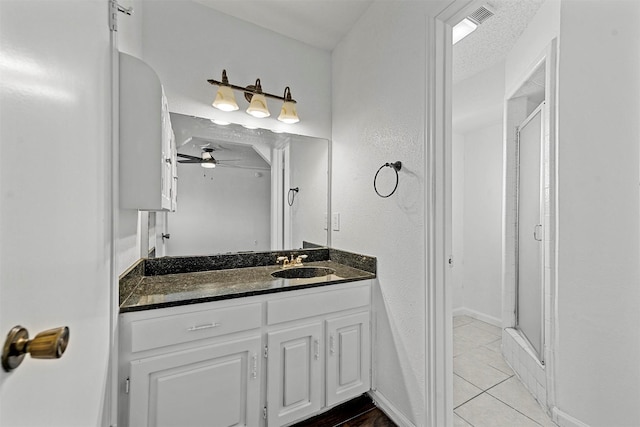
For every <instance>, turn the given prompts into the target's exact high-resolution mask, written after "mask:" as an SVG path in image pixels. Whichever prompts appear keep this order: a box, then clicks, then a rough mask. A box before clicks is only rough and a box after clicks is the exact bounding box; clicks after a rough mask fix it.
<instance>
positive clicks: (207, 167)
mask: <svg viewBox="0 0 640 427" xmlns="http://www.w3.org/2000/svg"><path fill="white" fill-rule="evenodd" d="M200 166H202V167H203V168H206V169H213V168H215V167H216V164H215V163H213V162H212V163H200Z"/></svg>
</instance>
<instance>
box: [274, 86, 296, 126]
mask: <svg viewBox="0 0 640 427" xmlns="http://www.w3.org/2000/svg"><path fill="white" fill-rule="evenodd" d="M278 120H280V121H281V122H284V123H287V124H293V123H298V122H299V121H300V119H299V118H298V113H297V112H296V101H294V100H293V99H292V98H291V89H289V86H287V87H286V88H284V104H282V109H281V110H280V115H279V116H278Z"/></svg>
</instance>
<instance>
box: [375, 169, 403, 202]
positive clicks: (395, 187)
mask: <svg viewBox="0 0 640 427" xmlns="http://www.w3.org/2000/svg"><path fill="white" fill-rule="evenodd" d="M385 167H389V168H392V169H393V170H394V172H395V173H396V185H395V186H394V187H393V191H391V193H389V194H387V195H382V194H380V192H379V191H378V187H377V185H376V181H377V180H378V174H379V173H380V171H381V170H382V169H383V168H385ZM400 169H402V162H401V161H397V162H395V163H385V164H384V165H382V166H380V168H379V169H378V171H377V172H376V176H375V177H373V189H374V190H375V192H376V194H377V195H378V196H380V197H382V198H383V199H386V198H387V197H390V196H391V195H393V193H395V192H396V190H397V189H398V181H399V180H400V179H399V177H398V171H399V170H400Z"/></svg>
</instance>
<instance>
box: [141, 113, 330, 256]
mask: <svg viewBox="0 0 640 427" xmlns="http://www.w3.org/2000/svg"><path fill="white" fill-rule="evenodd" d="M171 123H172V126H173V131H174V133H175V136H176V146H177V152H178V185H177V188H178V190H177V191H178V192H177V194H178V201H177V209H176V211H175V212H162V213H160V212H158V213H157V214H156V215H153V214H152V213H151V214H150V215H149V219H148V223H149V236H150V243H149V248H150V253H153V252H155V255H156V256H181V255H211V254H218V253H227V252H244V251H268V250H276V249H295V248H301V247H302V245H303V243H302V242H303V241H307V242H312V243H315V244H320V245H327V244H328V243H329V242H328V227H327V214H326V213H327V206H328V200H329V192H328V189H329V185H328V183H329V175H328V170H329V141H328V140H326V139H319V138H312V137H307V136H301V135H294V134H288V133H274V132H272V131H270V130H266V129H248V128H244V127H242V126H240V125H236V124H229V125H220V124H216V123H214V122H213V121H212V120H209V119H205V118H200V117H192V116H186V115H183V114H177V113H171ZM163 236H164V237H163ZM154 247H155V251H154Z"/></svg>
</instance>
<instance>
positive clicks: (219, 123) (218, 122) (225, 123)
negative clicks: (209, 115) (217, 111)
mask: <svg viewBox="0 0 640 427" xmlns="http://www.w3.org/2000/svg"><path fill="white" fill-rule="evenodd" d="M211 122H212V123H215V124H217V125H219V126H227V125H230V124H231V122H226V121H224V120H220V119H213V120H211Z"/></svg>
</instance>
